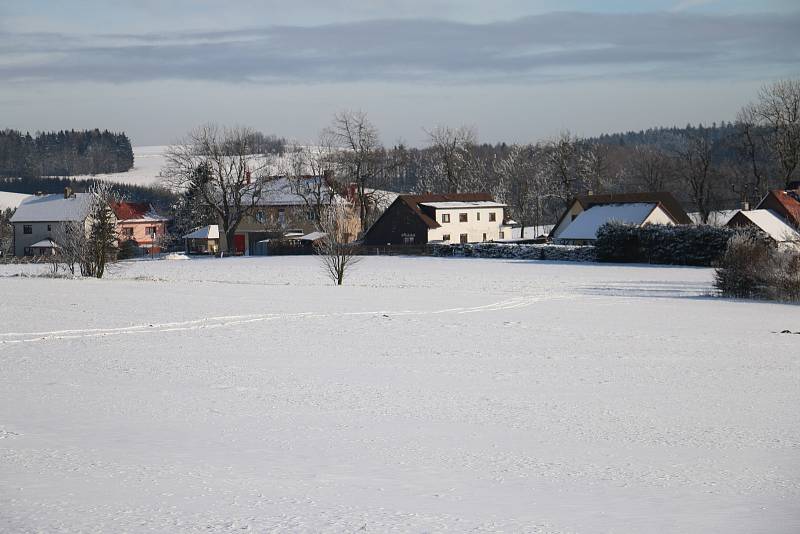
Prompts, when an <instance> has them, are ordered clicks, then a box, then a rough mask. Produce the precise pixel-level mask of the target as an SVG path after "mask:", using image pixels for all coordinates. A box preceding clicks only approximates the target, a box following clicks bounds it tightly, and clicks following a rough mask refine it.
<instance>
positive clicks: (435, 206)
mask: <svg viewBox="0 0 800 534" xmlns="http://www.w3.org/2000/svg"><path fill="white" fill-rule="evenodd" d="M420 206H424V207H426V208H429V209H432V210H433V213H434V214H435V218H436V222H437V223H439V227H438V228H431V229H429V230H428V242H429V243H430V242H431V241H445V242H450V243H481V242H483V241H498V240H499V239H501V237H500V232H501V227H502V226H503V208H504V207H505V205H504V204H498V203H497V202H431V203H425V204H420Z"/></svg>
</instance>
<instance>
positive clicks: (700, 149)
mask: <svg viewBox="0 0 800 534" xmlns="http://www.w3.org/2000/svg"><path fill="white" fill-rule="evenodd" d="M712 148H713V143H712V141H711V139H709V136H708V135H707V133H706V132H704V131H700V132H698V133H697V134H696V135H692V136H689V137H686V138H685V139H684V140H683V142H681V143H680V144H679V146H678V147H677V148H675V153H676V156H677V163H678V178H679V179H680V180H681V181H682V182H683V183H684V184H685V185H686V186H688V189H689V193H690V195H691V198H692V202H693V203H694V205H695V207H696V208H697V211H698V212H699V213H700V219H701V221H702V222H703V224H708V219H709V216H710V215H711V212H712V211H713V209H714V206H713V204H714V195H715V192H716V191H715V186H716V178H717V174H716V170H715V169H714V167H713V162H712V157H711V156H712Z"/></svg>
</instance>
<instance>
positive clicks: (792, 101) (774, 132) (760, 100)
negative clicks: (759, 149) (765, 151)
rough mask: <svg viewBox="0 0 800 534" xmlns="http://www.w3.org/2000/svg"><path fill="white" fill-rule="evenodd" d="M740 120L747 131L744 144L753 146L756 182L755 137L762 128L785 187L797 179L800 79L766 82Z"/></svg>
mask: <svg viewBox="0 0 800 534" xmlns="http://www.w3.org/2000/svg"><path fill="white" fill-rule="evenodd" d="M739 123H740V124H741V125H742V126H743V127H744V128H745V132H746V133H749V134H750V138H746V141H745V142H746V143H748V145H747V146H750V147H752V150H753V152H754V153H753V156H752V163H753V172H754V177H755V178H756V179H757V181H758V182H759V183H761V181H762V180H761V178H760V176H759V175H758V169H757V166H756V159H755V156H756V155H755V149H756V146H757V142H756V140H755V139H754V136H755V135H757V134H759V133H760V132H758V129H759V128H760V129H762V130H763V132H764V135H765V136H766V142H767V144H768V146H769V148H770V149H771V150H772V151H773V153H774V154H775V157H776V159H777V162H778V163H779V166H780V170H781V175H782V176H781V178H782V180H783V183H784V186H785V187H787V188H788V187H789V184H790V182H792V181H794V180H795V179H796V178H797V170H798V167H799V166H800V80H782V81H779V82H776V83H773V84H772V85H765V86H763V87H762V88H761V90H760V91H759V93H758V97H757V99H756V101H755V102H753V103H751V104H749V105H747V106H745V107H744V108H743V109H742V111H741V112H740V114H739Z"/></svg>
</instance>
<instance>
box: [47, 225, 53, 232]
mask: <svg viewBox="0 0 800 534" xmlns="http://www.w3.org/2000/svg"><path fill="white" fill-rule="evenodd" d="M47 231H48V232H52V231H53V228H52V227H51V226H50V225H49V224H48V225H47Z"/></svg>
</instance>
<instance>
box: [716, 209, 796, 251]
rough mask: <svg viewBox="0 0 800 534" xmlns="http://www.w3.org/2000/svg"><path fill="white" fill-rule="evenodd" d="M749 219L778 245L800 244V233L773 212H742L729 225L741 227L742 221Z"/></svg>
mask: <svg viewBox="0 0 800 534" xmlns="http://www.w3.org/2000/svg"><path fill="white" fill-rule="evenodd" d="M743 218H744V219H747V221H749V222H750V223H752V224H753V225H754V226H756V227H758V228H759V229H760V230H761V231H762V232H764V233H765V234H767V235H768V236H770V237H771V238H772V239H773V240H774V241H776V242H778V243H785V242H789V241H791V242H795V243H797V242H800V233H798V232H797V230H795V229H794V228H792V227H791V226H790V225H789V224H787V223H786V221H785V220H783V218H781V216H780V215H778V214H777V213H775V212H774V211H772V210H758V209H756V210H750V211H740V212H739V213H737V214H736V215H734V216H733V218H732V219H731V220H730V222H729V223H728V225H729V226H739V225H740V223H741V222H743V221H742V219H743Z"/></svg>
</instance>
